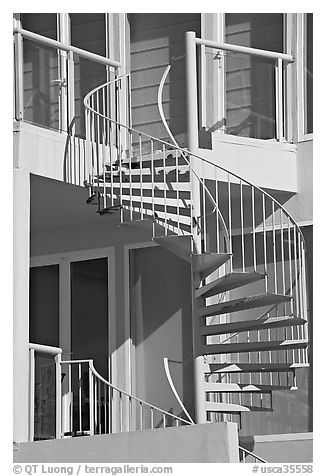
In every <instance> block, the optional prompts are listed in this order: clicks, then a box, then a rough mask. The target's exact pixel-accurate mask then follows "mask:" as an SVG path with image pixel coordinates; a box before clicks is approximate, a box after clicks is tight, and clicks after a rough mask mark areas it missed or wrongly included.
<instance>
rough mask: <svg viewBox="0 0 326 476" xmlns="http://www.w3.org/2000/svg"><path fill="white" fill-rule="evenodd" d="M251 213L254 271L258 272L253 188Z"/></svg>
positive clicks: (252, 188)
mask: <svg viewBox="0 0 326 476" xmlns="http://www.w3.org/2000/svg"><path fill="white" fill-rule="evenodd" d="M251 212H252V247H253V260H254V271H255V272H256V271H257V256H256V231H255V228H256V225H255V189H254V187H253V186H251Z"/></svg>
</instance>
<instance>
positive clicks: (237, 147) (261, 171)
mask: <svg viewBox="0 0 326 476" xmlns="http://www.w3.org/2000/svg"><path fill="white" fill-rule="evenodd" d="M194 153H197V154H198V155H199V156H200V157H203V158H205V159H208V160H209V161H211V162H213V163H214V164H216V165H218V166H221V167H224V168H225V169H227V170H229V171H230V172H233V173H234V174H236V175H239V176H240V177H243V178H244V179H246V180H248V181H249V182H251V183H253V184H255V185H258V186H259V187H262V188H264V187H266V188H269V189H275V190H283V191H287V192H296V191H297V190H298V183H297V162H296V161H297V159H296V146H295V145H294V144H280V143H278V142H274V141H265V140H259V139H249V138H241V137H236V136H231V135H223V134H217V133H214V134H213V141H212V150H210V149H203V148H200V149H198V150H197V151H194ZM204 173H205V174H206V175H205V176H206V177H207V178H209V177H214V176H215V174H213V173H212V170H210V167H208V168H206V169H204ZM217 178H218V179H220V180H223V181H226V180H227V177H226V175H225V174H221V175H220V176H218V177H217ZM231 181H232V177H231Z"/></svg>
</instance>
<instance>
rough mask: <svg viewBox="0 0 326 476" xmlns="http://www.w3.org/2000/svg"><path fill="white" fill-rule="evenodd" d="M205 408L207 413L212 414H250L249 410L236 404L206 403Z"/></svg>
mask: <svg viewBox="0 0 326 476" xmlns="http://www.w3.org/2000/svg"><path fill="white" fill-rule="evenodd" d="M205 407H206V411H207V412H214V413H239V412H250V408H248V407H245V406H243V405H239V404H236V403H222V402H206V403H205Z"/></svg>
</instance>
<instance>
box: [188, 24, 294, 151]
mask: <svg viewBox="0 0 326 476" xmlns="http://www.w3.org/2000/svg"><path fill="white" fill-rule="evenodd" d="M197 47H198V49H199V61H198V65H197V56H196V48H197ZM186 48H187V61H188V65H187V75H188V85H190V86H191V92H188V98H189V100H190V101H191V106H189V104H188V109H189V107H191V110H192V117H191V124H190V126H191V128H192V136H193V141H194V142H197V144H198V130H199V127H198V117H199V118H200V128H204V129H206V130H210V131H212V130H218V131H219V132H221V133H231V134H236V135H237V134H239V135H242V134H241V130H242V129H244V128H248V127H249V125H251V127H253V126H255V127H254V129H258V130H260V129H261V122H264V121H265V124H267V123H269V124H270V125H269V126H268V129H269V130H270V129H271V126H272V128H273V124H274V123H275V131H274V132H273V133H275V136H274V137H268V138H276V139H277V140H278V141H279V142H282V141H283V140H284V135H285V129H286V128H285V127H284V117H285V114H284V104H285V92H284V84H283V83H284V71H285V69H286V68H287V65H289V64H291V63H292V62H293V61H295V57H294V56H293V55H290V54H285V53H280V52H276V51H268V50H263V49H257V48H251V47H244V46H238V45H234V44H229V43H224V42H217V41H211V40H206V39H203V38H197V37H196V34H195V33H194V32H187V34H186ZM228 57H230V58H231V59H232V60H233V62H237V64H238V68H240V69H239V70H237V69H236V70H235V69H234V68H235V66H234V65H233V66H232V68H231V72H232V74H233V76H234V74H237V75H238V77H240V76H241V72H242V73H243V74H244V75H248V70H250V69H251V68H252V67H253V65H256V67H259V68H260V70H264V73H265V75H267V76H268V77H269V81H271V84H270V89H268V90H267V91H266V94H264V96H265V100H266V96H267V93H268V95H270V96H271V97H273V101H274V104H273V105H274V110H273V113H272V115H268V114H267V115H266V114H264V113H262V112H259V111H252V113H251V114H250V116H248V115H247V117H246V119H244V118H242V119H241V122H239V123H237V124H236V125H233V124H232V127H231V126H229V127H227V125H226V119H227V118H226V109H227V105H226V104H225V98H226V95H225V88H226V82H227V75H226V65H225V60H226V58H228ZM208 62H210V67H209V68H210V70H212V71H213V70H215V71H216V73H213V72H212V71H211V72H210V75H209V74H208V69H207V65H208ZM214 62H215V64H216V63H217V62H218V68H216V66H214ZM241 62H242V66H241ZM239 63H240V66H239ZM242 69H243V71H242ZM197 72H198V73H199V74H198V77H199V78H200V85H199V97H198V96H197V87H196V84H197ZM214 74H215V75H216V76H218V78H215V76H212V75H214ZM264 81H266V78H265V79H264V80H261V81H260V87H261V84H262V82H264ZM211 83H213V84H214V88H213V93H212V94H213V95H215V96H216V95H218V104H217V105H216V109H217V110H216V111H213V120H212V118H210V121H209V124H208V120H207V111H208V108H210V109H212V107H211V105H212V104H213V96H211V94H210V93H209V89H210V84H211ZM243 84H245V86H246V87H245V90H244V91H245V93H246V96H244V97H243V98H242V101H244V102H242V103H241V104H242V105H243V104H245V105H246V107H247V108H248V107H249V104H251V105H252V103H253V102H255V96H256V95H257V91H254V90H253V89H254V87H255V85H254V84H253V83H249V84H248V77H247V76H246V77H244V78H243V81H241V82H240V83H239V84H238V88H237V92H236V94H237V95H239V94H240V92H241V87H242V86H243ZM239 85H242V86H241V87H240V88H239ZM249 85H250V86H251V89H252V90H251V96H252V97H251V99H250V100H249V98H248V97H247V95H248V94H249V93H248V87H249ZM234 87H235V86H234V85H233V86H232V87H231V90H232V88H234ZM207 95H208V96H209V99H208V97H207ZM197 97H198V103H199V112H200V113H199V114H198V103H197ZM248 101H249V103H248ZM209 103H211V104H209ZM230 107H231V109H232V107H233V108H236V107H237V108H239V104H233V103H232V104H230ZM270 114H271V111H270ZM210 115H212V111H211V112H210ZM238 117H240V116H239V115H238ZM228 130H230V132H228ZM232 131H233V132H232ZM237 131H238V132H237ZM270 132H271V131H270ZM249 136H250V135H249ZM259 136H260V133H256V134H254V136H253V137H257V138H260V137H259ZM262 138H264V137H262Z"/></svg>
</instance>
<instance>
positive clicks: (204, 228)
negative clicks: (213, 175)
mask: <svg viewBox="0 0 326 476" xmlns="http://www.w3.org/2000/svg"><path fill="white" fill-rule="evenodd" d="M199 186H200V187H201V188H202V190H203V216H202V222H203V227H201V228H203V233H204V249H203V253H207V251H208V250H207V232H206V193H205V192H206V191H205V178H204V176H203V178H202V182H201V181H199Z"/></svg>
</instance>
